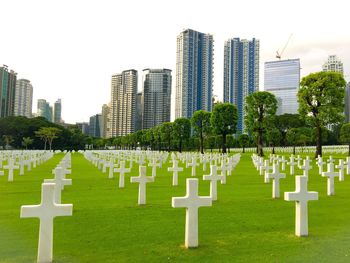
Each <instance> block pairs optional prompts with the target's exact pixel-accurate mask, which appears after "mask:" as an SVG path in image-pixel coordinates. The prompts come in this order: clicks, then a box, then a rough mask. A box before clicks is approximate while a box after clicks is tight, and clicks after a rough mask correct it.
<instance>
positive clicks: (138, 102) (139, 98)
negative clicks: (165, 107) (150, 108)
mask: <svg viewBox="0 0 350 263" xmlns="http://www.w3.org/2000/svg"><path fill="white" fill-rule="evenodd" d="M142 109H143V102H142V92H138V93H137V94H136V121H135V131H139V130H142Z"/></svg>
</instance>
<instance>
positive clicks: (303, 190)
mask: <svg viewBox="0 0 350 263" xmlns="http://www.w3.org/2000/svg"><path fill="white" fill-rule="evenodd" d="M307 182H308V177H306V176H296V177H295V188H296V189H295V192H285V193H284V200H286V201H295V235H296V236H299V237H300V236H307V235H308V234H309V233H308V209H307V208H308V201H311V200H318V193H317V192H308V190H307Z"/></svg>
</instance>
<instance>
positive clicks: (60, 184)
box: [44, 167, 72, 204]
mask: <svg viewBox="0 0 350 263" xmlns="http://www.w3.org/2000/svg"><path fill="white" fill-rule="evenodd" d="M54 173H55V179H45V180H44V183H54V184H55V203H56V204H60V203H61V193H62V190H63V189H64V186H65V185H72V179H66V178H65V175H66V174H65V172H64V169H63V168H62V167H56V168H55V169H54Z"/></svg>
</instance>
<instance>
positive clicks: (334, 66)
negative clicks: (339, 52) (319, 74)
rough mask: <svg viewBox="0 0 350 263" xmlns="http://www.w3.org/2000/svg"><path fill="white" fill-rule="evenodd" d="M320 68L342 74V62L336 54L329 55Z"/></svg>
mask: <svg viewBox="0 0 350 263" xmlns="http://www.w3.org/2000/svg"><path fill="white" fill-rule="evenodd" d="M322 69H323V71H327V72H329V71H331V72H339V73H341V74H342V75H343V62H341V60H340V59H339V58H338V57H337V56H336V55H330V56H328V60H327V61H326V62H325V63H324V64H323V66H322Z"/></svg>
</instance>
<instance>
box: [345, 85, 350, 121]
mask: <svg viewBox="0 0 350 263" xmlns="http://www.w3.org/2000/svg"><path fill="white" fill-rule="evenodd" d="M345 121H346V122H350V82H349V83H348V85H346V89H345Z"/></svg>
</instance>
